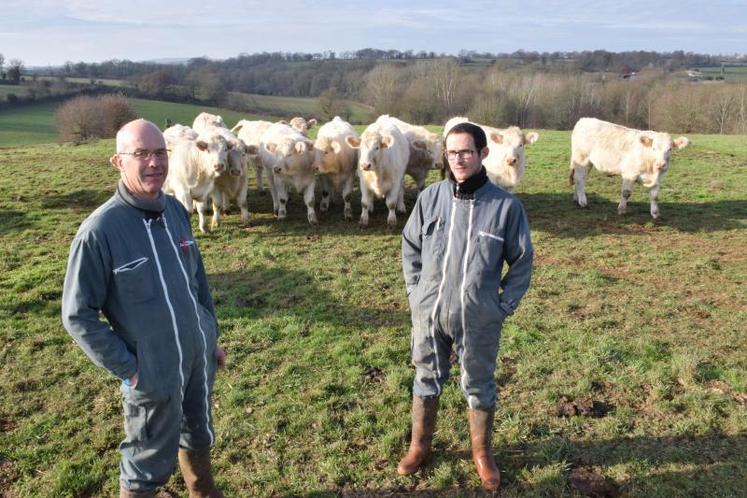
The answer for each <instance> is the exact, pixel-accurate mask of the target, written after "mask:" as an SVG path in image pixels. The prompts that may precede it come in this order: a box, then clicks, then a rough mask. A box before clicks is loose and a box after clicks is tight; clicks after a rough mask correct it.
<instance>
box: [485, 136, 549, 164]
mask: <svg viewBox="0 0 747 498" xmlns="http://www.w3.org/2000/svg"><path fill="white" fill-rule="evenodd" d="M538 138H539V135H538V134H537V133H534V132H531V133H527V134H524V133H522V131H521V130H520V129H519V128H517V127H516V126H512V127H510V128H507V129H505V130H499V131H493V132H491V133H489V134H488V145H490V146H491V147H490V155H491V156H493V157H494V158H498V159H495V160H498V161H500V166H503V167H510V168H523V166H524V147H525V146H526V145H529V144H533V143H534V142H536V141H537V139H538ZM491 142H492V143H491Z"/></svg>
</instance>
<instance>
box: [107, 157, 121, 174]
mask: <svg viewBox="0 0 747 498" xmlns="http://www.w3.org/2000/svg"><path fill="white" fill-rule="evenodd" d="M121 161H122V158H120V157H119V154H114V155H113V156H112V157H110V158H109V163H110V164H111V165H112V168H114V169H116V170H117V171H120V170H121V167H122V163H121Z"/></svg>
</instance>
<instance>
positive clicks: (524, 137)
mask: <svg viewBox="0 0 747 498" xmlns="http://www.w3.org/2000/svg"><path fill="white" fill-rule="evenodd" d="M467 121H469V119H468V118H466V117H455V118H452V119H450V120H449V121H448V122H447V123H446V126H445V127H444V136H445V135H446V133H447V131H448V130H450V129H451V127H453V126H454V125H456V124H458V123H462V122H467ZM316 124H317V122H316V120H314V119H310V120H306V119H304V118H300V117H299V118H293V119H292V120H291V121H290V122H289V123H287V122H285V121H279V122H277V123H272V122H269V121H248V120H241V121H239V122H238V123H237V124H236V125H235V126H234V127H233V128H232V129H229V128H228V127H227V126H226V124H225V123H224V121H223V119H222V118H221V117H220V116H215V115H213V114H209V113H206V112H203V113H201V114H200V115H199V116H197V118H195V120H194V123H193V124H192V127H191V128H190V127H188V126H184V125H180V124H177V125H174V126H171V127H170V128H168V129H166V130H165V131H164V137H165V139H166V143H167V147H168V149H169V175H168V177H167V180H166V183H165V184H164V186H163V190H164V191H165V192H166V193H169V194H173V195H174V196H175V197H176V198H177V199H178V200H179V201H180V202H181V203H182V204H183V205H184V207H185V208H186V209H187V210H188V211H190V212H191V211H192V210H193V209H196V210H197V212H198V215H199V228H200V230H201V231H202V232H206V231H208V227H207V224H206V221H205V216H206V213H207V211H208V201H211V202H212V212H213V217H212V222H211V226H210V228H211V229H214V228H216V227H218V226H219V224H220V216H221V213H223V212H226V211H227V210H228V207H229V203H230V201H234V202H235V203H236V204H237V205H238V206H239V209H240V210H241V218H242V222H243V223H244V225H245V226H247V225H248V224H249V211H248V209H247V200H246V199H247V186H248V185H247V168H248V166H249V165H251V166H253V167H254V169H255V172H256V180H257V189H258V190H264V180H265V179H266V180H267V184H268V186H269V189H270V193H271V195H272V205H273V213H274V215H275V216H276V217H277V219H279V220H282V219H284V218H285V217H286V216H287V210H286V206H287V203H288V198H289V195H288V190H289V188H290V187H292V188H293V189H294V190H295V191H297V192H300V193H303V200H304V203H305V205H306V212H307V218H308V221H309V223H311V224H317V223H318V218H317V214H316V208H315V191H316V185H317V182H319V184H320V186H321V195H322V198H321V201H320V203H319V210H320V211H321V212H325V211H327V210H328V209H329V206H330V203H331V199H332V197H333V196H334V195H336V194H339V195H340V196H341V197H342V200H343V206H344V207H343V216H344V218H345V219H346V220H352V219H353V210H352V204H351V199H352V195H353V184H354V181H355V177H356V175H357V176H358V179H359V185H360V195H361V215H360V220H359V224H360V226H361V227H366V226H368V223H369V214H370V213H371V212H373V207H374V199H375V198H379V199H384V201H385V203H386V206H387V209H388V210H389V214H388V217H387V225H388V226H389V227H390V228H394V227H396V226H397V212H399V213H405V202H404V177H405V175H406V174H407V175H409V176H411V177H412V178H413V179H414V180H415V183H416V185H417V188H418V190H422V189H424V188H425V178H426V176H427V174H428V172H429V171H430V170H431V169H439V170H442V171H444V170H446V169H448V165H447V162H446V160H445V157H444V142H443V138H442V136H440V135H438V134H436V133H433V132H431V131H429V130H427V129H426V128H424V127H422V126H415V125H412V124H409V123H406V122H404V121H402V120H400V119H397V118H395V117H393V116H389V115H386V114H385V115H382V116H379V118H378V119H377V120H376V121H375V122H374V123H372V124H371V125H369V126H368V127H367V128H366V129H365V130H364V131H363V133H362V134H361V135H360V136H359V135H358V133H356V131H355V129H354V128H353V127H352V126H351V125H350V123H347V122H346V121H344V120H343V119H341V118H340V117H339V116H336V117H335V118H334V119H332V120H331V121H329V122H328V123H325V124H323V125H322V126H321V127H320V128H319V130H318V132H317V135H316V139H314V140H312V139H310V138H308V132H309V130H310V129H311V128H313V127H314V126H315V125H316ZM478 126H480V127H481V128H482V129H483V130H484V131H485V135H486V137H487V140H488V149H489V153H488V156H487V157H486V158H485V160H484V162H483V164H484V165H485V169H486V170H487V174H488V178H489V179H490V181H492V182H493V183H495V184H496V185H498V186H500V187H502V188H504V189H507V190H512V189H514V188H515V187H516V186H517V185H518V184H519V183H520V182H521V181H522V179H523V178H524V174H525V171H526V156H525V147H526V146H528V145H530V144H533V143H535V142H536V141H537V139H538V138H539V135H538V134H537V133H536V132H530V133H525V132H523V131H522V130H521V129H519V128H517V127H516V126H512V127H509V128H506V129H498V128H492V127H489V126H485V125H479V124H478ZM688 143H689V142H688V139H687V138H685V137H679V138H677V139H675V140H672V138H671V137H670V136H669V135H668V134H666V133H659V132H654V131H640V130H634V129H631V128H625V127H623V126H620V125H616V124H613V123H608V122H605V121H601V120H599V119H595V118H581V119H579V121H578V122H577V123H576V126H575V127H574V129H573V134H572V135H571V165H570V169H571V171H570V181H571V184H572V185H573V184H575V187H574V194H573V198H574V200H575V201H576V202H577V203H578V205H579V206H582V207H585V206H586V205H587V200H586V192H585V190H584V189H585V185H586V177H587V174H588V173H589V170H590V169H591V166H592V165H593V166H594V167H595V168H597V169H598V170H600V171H602V172H604V173H607V174H610V175H619V176H621V177H622V195H621V199H620V204H619V205H618V208H617V210H618V213H620V214H623V213H625V211H626V208H627V201H628V198H629V197H630V195H631V191H632V188H633V183H634V182H636V181H640V182H641V183H643V185H644V186H646V187H648V188H649V189H650V198H651V216H653V217H654V218H658V217H659V207H658V205H657V204H656V198H657V194H658V192H659V188H660V186H661V179H662V176H663V175H664V173H665V172H666V171H667V170H668V169H669V161H670V156H671V153H672V151H673V150H674V149H682V148H684V147H686V146H687V145H688Z"/></svg>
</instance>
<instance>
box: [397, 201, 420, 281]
mask: <svg viewBox="0 0 747 498" xmlns="http://www.w3.org/2000/svg"><path fill="white" fill-rule="evenodd" d="M421 198H422V195H421V196H419V197H418V200H417V201H416V202H415V206H414V207H413V209H412V213H410V217H409V218H408V219H407V223H406V224H405V228H404V230H402V273H403V274H404V276H405V287H406V288H407V295H408V296H409V295H410V293H411V292H412V291H413V289H414V288H415V287H417V285H418V282H419V281H420V272H421V270H422V268H423V260H422V257H421V251H422V238H421V237H422V227H423V213H422V204H421V202H420V199H421Z"/></svg>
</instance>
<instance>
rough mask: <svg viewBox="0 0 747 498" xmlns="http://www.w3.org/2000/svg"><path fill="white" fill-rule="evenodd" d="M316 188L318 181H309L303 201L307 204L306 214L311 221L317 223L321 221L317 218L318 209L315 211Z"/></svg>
mask: <svg viewBox="0 0 747 498" xmlns="http://www.w3.org/2000/svg"><path fill="white" fill-rule="evenodd" d="M315 188H316V182H315V181H314V180H312V181H311V183H309V184H308V185H307V186H306V188H305V189H304V191H303V202H304V203H305V204H306V216H307V217H308V219H309V223H311V224H312V225H316V224H318V223H319V221H318V220H317V219H316V211H314V189H315Z"/></svg>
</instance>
